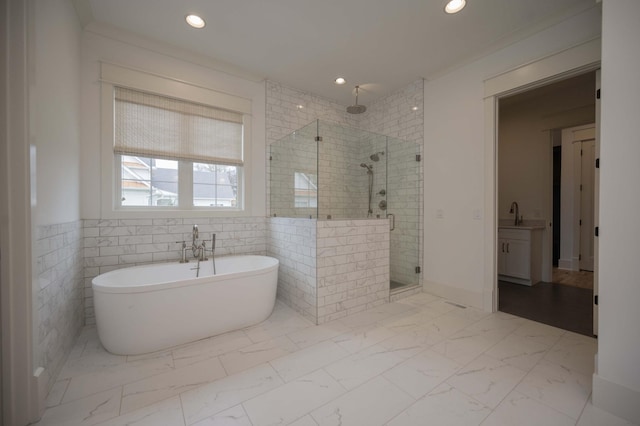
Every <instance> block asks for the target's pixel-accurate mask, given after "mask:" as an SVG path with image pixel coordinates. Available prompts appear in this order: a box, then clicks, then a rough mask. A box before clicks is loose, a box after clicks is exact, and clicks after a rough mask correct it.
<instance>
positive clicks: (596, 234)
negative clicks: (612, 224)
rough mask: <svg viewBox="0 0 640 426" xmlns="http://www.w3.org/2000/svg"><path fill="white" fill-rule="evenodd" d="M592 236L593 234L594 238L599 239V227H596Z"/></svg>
mask: <svg viewBox="0 0 640 426" xmlns="http://www.w3.org/2000/svg"><path fill="white" fill-rule="evenodd" d="M594 234H595V236H596V237H599V236H600V227H599V226H596V229H595V231H594Z"/></svg>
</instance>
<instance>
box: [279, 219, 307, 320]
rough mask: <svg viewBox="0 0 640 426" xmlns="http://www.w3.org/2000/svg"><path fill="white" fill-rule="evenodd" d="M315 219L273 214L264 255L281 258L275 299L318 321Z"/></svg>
mask: <svg viewBox="0 0 640 426" xmlns="http://www.w3.org/2000/svg"><path fill="white" fill-rule="evenodd" d="M316 223H317V221H316V220H315V219H293V218H279V217H272V218H270V219H269V224H268V244H267V254H268V255H269V256H273V257H275V258H276V259H278V260H279V261H280V267H279V269H278V298H279V299H280V300H282V301H283V302H285V303H286V304H287V305H288V306H289V307H291V308H293V309H295V310H296V311H297V312H298V313H300V314H301V315H303V316H304V317H305V318H307V319H308V320H310V321H311V322H313V323H314V324H316V323H317V312H316V311H317V301H316V299H317V291H316Z"/></svg>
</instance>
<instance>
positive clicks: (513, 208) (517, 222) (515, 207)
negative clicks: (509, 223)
mask: <svg viewBox="0 0 640 426" xmlns="http://www.w3.org/2000/svg"><path fill="white" fill-rule="evenodd" d="M509 213H515V214H516V217H515V220H514V222H513V224H514V225H515V226H518V225H520V224H521V223H522V219H521V218H520V215H519V213H520V212H519V209H518V203H516V202H515V201H514V202H513V203H511V210H509Z"/></svg>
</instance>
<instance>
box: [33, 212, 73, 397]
mask: <svg viewBox="0 0 640 426" xmlns="http://www.w3.org/2000/svg"><path fill="white" fill-rule="evenodd" d="M34 257H35V259H36V274H35V276H36V277H35V278H36V282H37V316H36V317H35V318H37V321H38V336H37V338H38V340H37V341H38V348H37V350H36V352H35V353H36V357H37V359H36V360H35V365H36V366H38V367H43V368H44V369H45V373H44V374H45V376H44V380H45V381H46V383H44V386H45V388H46V391H47V392H48V390H49V388H50V387H51V386H52V385H53V383H54V380H53V379H55V377H56V376H57V375H58V373H59V372H60V369H61V368H62V365H63V364H64V361H65V359H66V357H67V355H68V353H69V351H71V349H72V347H73V344H74V341H75V338H76V337H77V336H78V333H80V330H81V329H82V326H83V325H84V317H83V280H82V268H83V264H82V222H81V221H74V222H68V223H60V224H53V225H45V226H37V227H36V228H35V247H34Z"/></svg>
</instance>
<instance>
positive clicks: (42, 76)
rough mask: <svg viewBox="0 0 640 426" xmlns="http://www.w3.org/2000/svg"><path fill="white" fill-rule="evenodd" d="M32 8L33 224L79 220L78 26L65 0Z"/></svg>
mask: <svg viewBox="0 0 640 426" xmlns="http://www.w3.org/2000/svg"><path fill="white" fill-rule="evenodd" d="M34 6H35V10H34V16H35V24H34V26H33V31H34V45H33V46H34V56H33V58H32V64H33V71H34V79H33V82H32V86H31V87H30V99H31V102H30V113H31V120H32V125H31V143H32V145H35V147H36V158H37V163H36V170H35V179H36V207H35V209H34V225H35V226H38V225H49V224H54V223H64V222H71V221H74V220H78V219H79V218H80V180H81V179H80V136H79V134H80V85H79V83H78V82H79V81H80V31H81V29H80V23H79V22H78V18H77V15H76V12H75V9H74V8H73V5H72V4H71V2H70V1H69V0H39V1H35V2H34ZM33 173H34V170H32V175H33ZM32 196H33V194H32Z"/></svg>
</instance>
